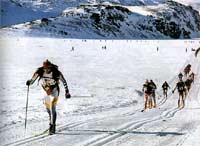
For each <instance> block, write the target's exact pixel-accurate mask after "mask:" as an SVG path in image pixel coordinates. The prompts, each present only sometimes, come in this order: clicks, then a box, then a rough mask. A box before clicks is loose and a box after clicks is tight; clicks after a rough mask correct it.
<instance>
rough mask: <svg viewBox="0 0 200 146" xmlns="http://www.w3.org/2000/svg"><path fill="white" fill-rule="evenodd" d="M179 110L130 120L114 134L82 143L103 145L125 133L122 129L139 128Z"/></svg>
mask: <svg viewBox="0 0 200 146" xmlns="http://www.w3.org/2000/svg"><path fill="white" fill-rule="evenodd" d="M180 110H181V109H178V108H174V109H170V110H169V111H167V112H166V111H164V112H166V113H164V112H163V114H161V115H159V116H157V117H155V118H154V119H152V118H148V119H145V120H142V121H138V122H132V123H130V124H128V125H126V126H125V127H123V128H120V129H118V130H116V131H119V133H115V134H112V133H109V135H106V136H103V137H100V138H98V139H96V140H93V141H91V142H89V143H87V144H84V146H102V145H105V144H106V143H109V142H111V141H112V140H114V139H117V138H119V137H121V136H124V135H126V134H127V132H126V131H124V130H129V131H130V130H135V129H137V128H140V127H141V126H143V125H145V124H148V123H150V122H155V121H159V120H162V118H172V117H174V116H175V114H176V113H177V112H178V111H180Z"/></svg>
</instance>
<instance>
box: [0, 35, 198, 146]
mask: <svg viewBox="0 0 200 146" xmlns="http://www.w3.org/2000/svg"><path fill="white" fill-rule="evenodd" d="M105 45H106V47H107V49H102V47H103V46H105ZM199 45H200V40H123V41H122V40H107V41H106V40H76V39H55V38H41V37H39V38H38V37H32V38H31V37H11V36H8V37H5V38H2V37H1V39H0V47H1V54H2V56H1V58H0V64H1V65H0V70H1V72H0V76H1V85H0V96H1V98H0V104H1V105H0V106H1V108H0V113H1V120H0V142H1V145H6V146H8V145H9V146H11V145H12V146H13V145H20V146H23V145H26V146H55V145H61V146H101V145H105V146H111V145H112V146H133V145H136V146H177V145H178V146H198V145H199V142H200V140H199V133H200V126H199V122H200V92H199V91H200V88H199V85H200V80H199V79H200V63H199V61H200V58H199V56H198V58H195V57H194V52H193V51H191V49H192V48H193V49H196V48H198V47H199ZM72 46H73V47H74V51H72V50H71V49H72ZM157 48H158V49H159V50H158V51H157ZM47 58H48V59H49V60H50V61H52V62H53V63H55V64H57V65H59V69H60V70H61V71H62V72H63V74H64V76H65V77H66V79H67V82H68V85H69V90H70V92H71V94H72V98H71V99H67V100H66V99H64V90H63V86H62V85H61V95H60V98H59V102H58V106H57V112H58V120H57V128H58V129H57V133H56V134H55V135H52V136H47V135H42V136H41V135H37V134H39V133H41V132H43V131H44V130H45V129H47V128H48V115H47V113H46V111H45V108H44V105H43V100H42V99H43V91H42V89H41V87H40V85H37V82H36V83H35V84H34V85H33V86H31V88H30V92H29V108H28V123H27V129H26V131H25V129H24V118H25V105H26V94H27V87H26V85H25V83H26V80H27V79H30V78H31V76H32V74H33V73H34V71H35V70H36V68H37V67H39V66H41V64H42V62H43V61H44V60H45V59H47ZM188 63H190V64H192V71H193V72H194V73H195V75H196V76H195V82H194V84H193V85H192V89H191V91H190V93H189V95H188V97H187V99H186V107H185V108H184V109H182V110H180V109H178V108H177V98H178V94H177V93H175V94H173V95H172V94H171V93H170V94H169V95H170V96H169V97H168V99H167V100H165V99H163V97H162V91H161V85H162V83H163V82H164V81H165V80H167V81H168V82H169V83H170V86H171V87H172V88H174V86H175V83H176V81H177V74H178V73H179V72H180V71H182V70H183V67H185V66H186V65H187V64H188ZM145 79H153V80H154V81H155V83H156V84H157V86H158V90H157V100H158V107H157V108H156V109H152V110H147V111H145V112H144V113H142V112H140V110H141V109H142V108H143V96H142V95H141V88H142V84H143V83H144V81H145ZM170 92H171V91H170Z"/></svg>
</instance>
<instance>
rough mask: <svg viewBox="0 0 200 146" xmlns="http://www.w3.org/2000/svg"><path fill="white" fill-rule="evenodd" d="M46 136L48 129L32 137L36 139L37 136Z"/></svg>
mask: <svg viewBox="0 0 200 146" xmlns="http://www.w3.org/2000/svg"><path fill="white" fill-rule="evenodd" d="M46 134H49V128H48V129H46V130H44V131H43V132H41V133H39V134H35V135H34V137H38V136H41V135H46Z"/></svg>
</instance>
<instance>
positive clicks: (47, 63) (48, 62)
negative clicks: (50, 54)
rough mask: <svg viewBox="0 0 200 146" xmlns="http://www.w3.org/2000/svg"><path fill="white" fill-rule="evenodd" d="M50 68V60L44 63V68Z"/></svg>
mask: <svg viewBox="0 0 200 146" xmlns="http://www.w3.org/2000/svg"><path fill="white" fill-rule="evenodd" d="M50 66H51V62H50V61H49V60H48V59H47V60H45V61H44V62H43V67H44V68H48V67H50Z"/></svg>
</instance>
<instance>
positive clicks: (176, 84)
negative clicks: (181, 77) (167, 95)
mask: <svg viewBox="0 0 200 146" xmlns="http://www.w3.org/2000/svg"><path fill="white" fill-rule="evenodd" d="M176 88H177V84H176V86H175V88H174V90H172V93H174V91H175V90H176Z"/></svg>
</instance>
